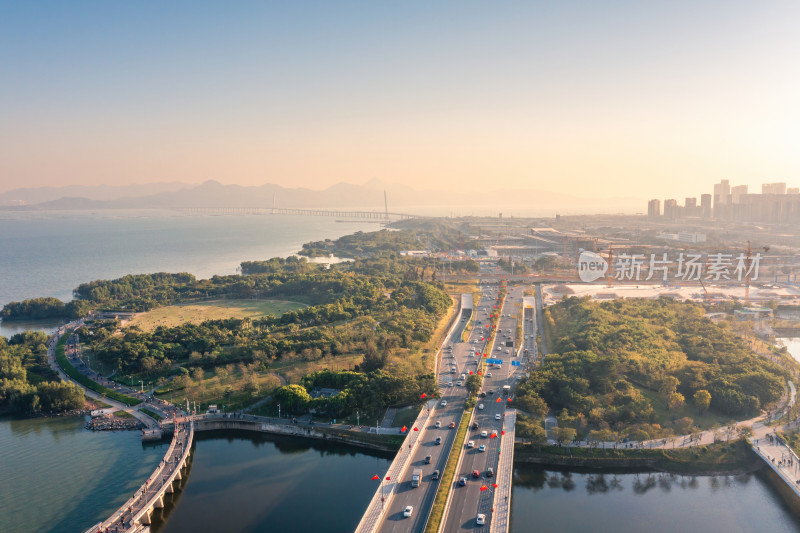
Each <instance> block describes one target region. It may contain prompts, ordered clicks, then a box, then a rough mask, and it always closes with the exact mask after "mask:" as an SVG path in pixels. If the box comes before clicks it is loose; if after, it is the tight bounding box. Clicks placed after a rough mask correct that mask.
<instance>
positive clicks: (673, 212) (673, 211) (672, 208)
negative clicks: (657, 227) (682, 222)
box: [664, 199, 680, 218]
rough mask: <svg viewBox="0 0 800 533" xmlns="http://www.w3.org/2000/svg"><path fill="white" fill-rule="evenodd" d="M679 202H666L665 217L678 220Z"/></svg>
mask: <svg viewBox="0 0 800 533" xmlns="http://www.w3.org/2000/svg"><path fill="white" fill-rule="evenodd" d="M679 214H680V213H679V209H678V200H673V199H669V200H664V216H665V217H666V218H678V215H679Z"/></svg>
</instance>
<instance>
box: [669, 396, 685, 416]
mask: <svg viewBox="0 0 800 533" xmlns="http://www.w3.org/2000/svg"><path fill="white" fill-rule="evenodd" d="M685 401H686V399H685V398H684V397H683V394H681V393H680V392H673V393H672V394H670V395H669V399H668V400H667V407H668V408H669V410H670V411H677V410H678V409H680V408H681V407H683V404H684V402H685Z"/></svg>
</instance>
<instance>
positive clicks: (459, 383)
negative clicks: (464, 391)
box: [456, 380, 464, 387]
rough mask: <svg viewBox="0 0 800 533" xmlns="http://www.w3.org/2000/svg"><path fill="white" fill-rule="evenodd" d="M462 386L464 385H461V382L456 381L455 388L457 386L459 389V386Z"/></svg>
mask: <svg viewBox="0 0 800 533" xmlns="http://www.w3.org/2000/svg"><path fill="white" fill-rule="evenodd" d="M463 384H464V383H463V382H462V381H461V380H458V381H456V386H458V387H460V386H461V385H463Z"/></svg>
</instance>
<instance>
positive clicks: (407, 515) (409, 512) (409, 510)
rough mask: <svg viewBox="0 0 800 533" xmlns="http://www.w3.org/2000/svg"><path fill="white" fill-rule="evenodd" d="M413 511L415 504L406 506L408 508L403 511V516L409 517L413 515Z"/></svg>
mask: <svg viewBox="0 0 800 533" xmlns="http://www.w3.org/2000/svg"><path fill="white" fill-rule="evenodd" d="M413 512H414V506H413V505H409V506H408V507H406V510H405V511H403V516H404V517H406V518H408V517H409V516H411V513H413Z"/></svg>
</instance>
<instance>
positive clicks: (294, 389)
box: [272, 385, 311, 414]
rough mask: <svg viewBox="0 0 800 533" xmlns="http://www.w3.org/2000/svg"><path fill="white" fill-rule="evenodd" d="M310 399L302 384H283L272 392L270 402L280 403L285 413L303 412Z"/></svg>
mask: <svg viewBox="0 0 800 533" xmlns="http://www.w3.org/2000/svg"><path fill="white" fill-rule="evenodd" d="M310 401H311V396H309V394H308V391H307V390H306V388H305V387H303V386H302V385H285V386H283V387H280V388H278V389H277V390H275V392H273V393H272V403H273V404H280V406H281V409H282V411H283V412H286V413H292V414H297V413H303V412H305V409H306V406H307V405H308V403H309V402H310Z"/></svg>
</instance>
